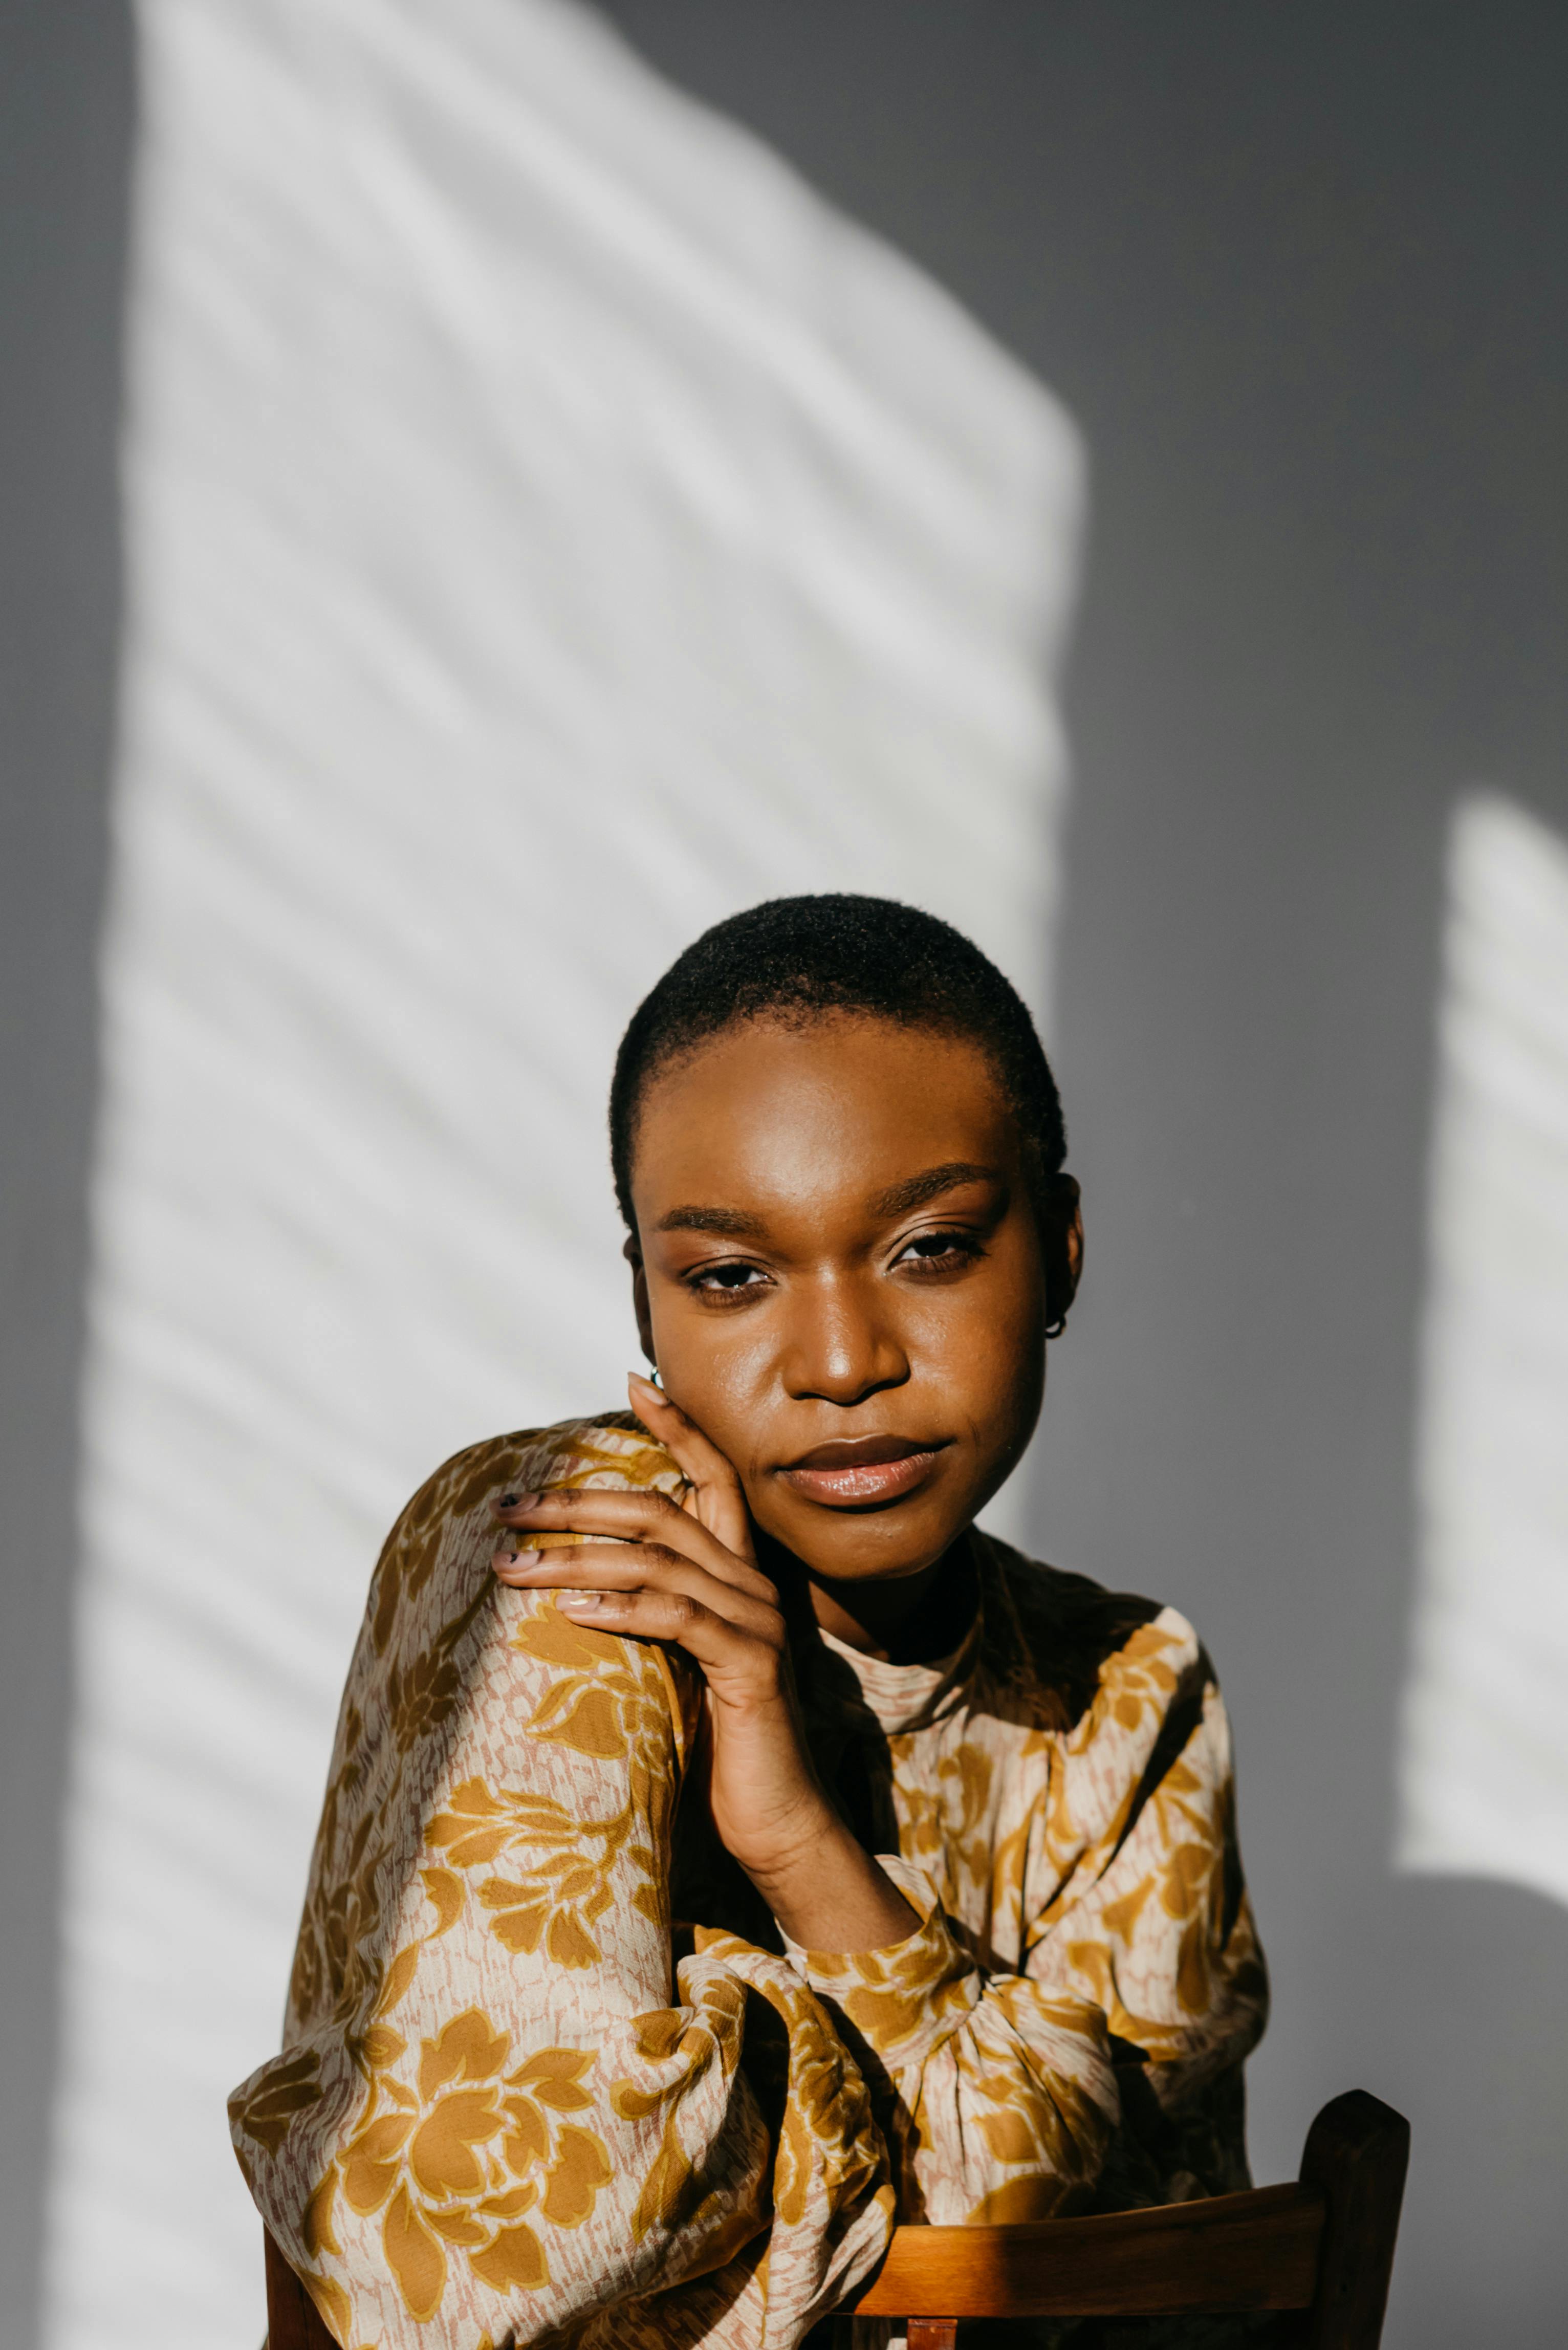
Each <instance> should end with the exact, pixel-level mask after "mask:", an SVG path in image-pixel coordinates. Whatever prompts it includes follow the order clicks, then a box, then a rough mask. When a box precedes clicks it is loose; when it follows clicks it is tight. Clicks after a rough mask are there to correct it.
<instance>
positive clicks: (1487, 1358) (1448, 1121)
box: [1398, 797, 1568, 1902]
mask: <svg viewBox="0 0 1568 2350" xmlns="http://www.w3.org/2000/svg"><path fill="white" fill-rule="evenodd" d="M1417 1477H1418V1488H1419V1505H1420V1521H1421V1571H1420V1582H1419V1587H1418V1594H1417V1612H1416V1620H1415V1630H1414V1644H1413V1659H1412V1669H1411V1678H1410V1683H1409V1688H1408V1690H1407V1699H1406V1707H1405V1722H1404V1743H1403V1752H1402V1761H1401V1783H1400V1794H1401V1812H1402V1819H1401V1829H1400V1836H1399V1846H1398V1857H1399V1861H1400V1864H1401V1866H1404V1867H1406V1868H1409V1869H1418V1870H1430V1871H1436V1872H1438V1873H1440V1874H1445V1875H1454V1874H1459V1875H1464V1876H1471V1877H1505V1878H1508V1879H1510V1880H1511V1881H1512V1882H1513V1883H1515V1884H1518V1885H1523V1886H1528V1887H1532V1888H1533V1889H1534V1890H1535V1891H1537V1892H1539V1893H1544V1894H1548V1895H1550V1896H1551V1897H1552V1898H1554V1899H1556V1900H1558V1901H1563V1902H1568V1701H1565V1700H1564V1695H1563V1692H1564V1690H1568V846H1565V845H1564V843H1563V841H1562V840H1560V839H1559V838H1558V837H1557V836H1556V835H1555V834H1554V833H1552V832H1551V831H1549V830H1548V829H1547V827H1545V826H1544V825H1542V824H1541V823H1540V822H1538V820H1537V819H1536V818H1535V817H1534V816H1530V815H1527V814H1526V813H1525V812H1524V810H1523V809H1521V808H1519V807H1516V806H1512V805H1511V803H1510V802H1509V801H1507V800H1504V799H1501V798H1491V797H1488V798H1478V799H1475V800H1472V801H1470V802H1469V803H1468V804H1467V805H1466V806H1463V807H1462V808H1461V809H1460V810H1459V815H1458V816H1457V817H1456V820H1455V823H1454V828H1453V836H1452V841H1451V846H1450V856H1449V921H1448V936H1447V941H1446V948H1445V958H1444V977H1443V999H1442V1009H1441V1015H1440V1022H1439V1028H1438V1110H1437V1125H1436V1131H1435V1138H1434V1159H1433V1181H1432V1205H1431V1225H1430V1273H1429V1286H1428V1308H1427V1325H1426V1333H1425V1350H1424V1364H1423V1395H1422V1414H1421V1425H1420V1440H1419V1452H1418V1458H1417Z"/></svg>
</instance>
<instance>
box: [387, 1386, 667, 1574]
mask: <svg viewBox="0 0 1568 2350" xmlns="http://www.w3.org/2000/svg"><path fill="white" fill-rule="evenodd" d="M683 1482H684V1480H683V1479H682V1477H681V1474H680V1470H679V1469H678V1468H677V1467H676V1465H675V1463H674V1461H672V1460H671V1459H670V1455H669V1453H668V1452H667V1451H665V1449H664V1447H663V1445H662V1444H659V1443H657V1442H656V1441H655V1440H654V1439H653V1438H652V1437H651V1436H649V1433H648V1430H646V1429H645V1428H644V1427H642V1425H641V1424H640V1422H639V1421H638V1420H636V1419H633V1418H632V1416H631V1414H630V1412H628V1411H601V1412H595V1413H593V1414H591V1415H590V1416H589V1417H588V1418H587V1419H560V1420H556V1422H555V1424H554V1426H552V1427H550V1428H519V1429H513V1430H510V1431H509V1432H508V1433H507V1434H505V1435H504V1436H488V1437H485V1438H483V1439H482V1440H481V1441H480V1442H479V1443H477V1444H469V1445H465V1446H464V1447H463V1450H462V1451H461V1452H454V1453H453V1454H452V1457H451V1459H450V1460H448V1461H442V1462H441V1466H440V1468H439V1469H437V1470H435V1471H432V1473H431V1475H430V1476H429V1477H427V1478H426V1479H425V1482H424V1483H423V1484H422V1485H421V1487H420V1488H419V1490H418V1492H416V1493H415V1494H414V1496H413V1498H412V1500H411V1501H410V1503H409V1504H408V1508H407V1509H406V1510H405V1511H404V1513H403V1515H404V1518H407V1517H408V1516H409V1514H410V1513H417V1515H418V1516H419V1517H420V1518H421V1520H424V1521H428V1520H430V1519H431V1518H437V1517H440V1518H452V1517H462V1516H466V1515H467V1514H468V1513H470V1512H471V1511H472V1510H475V1509H479V1508H487V1507H488V1505H489V1503H490V1502H491V1501H492V1500H493V1498H494V1497H495V1496H496V1495H497V1494H499V1493H501V1492H543V1491H545V1489H546V1488H548V1489H550V1490H552V1491H554V1490H558V1489H560V1488H561V1487H584V1486H597V1487H599V1488H601V1489H604V1488H608V1489H610V1490H613V1491H631V1492H646V1491H652V1492H660V1493H676V1492H680V1489H681V1486H682V1484H683ZM538 1539H539V1540H540V1541H541V1542H542V1543H545V1544H548V1543H550V1542H551V1541H562V1542H567V1541H571V1540H573V1539H574V1537H572V1536H570V1535H556V1536H552V1535H549V1534H542V1535H540V1536H539V1537H538Z"/></svg>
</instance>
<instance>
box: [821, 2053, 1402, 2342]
mask: <svg viewBox="0 0 1568 2350" xmlns="http://www.w3.org/2000/svg"><path fill="white" fill-rule="evenodd" d="M1409 2149H1410V2128H1409V2124H1408V2123H1407V2121H1406V2120H1405V2119H1404V2117H1403V2116H1401V2115H1399V2114H1397V2113H1395V2112H1394V2111H1393V2109H1392V2108H1391V2107H1390V2106H1385V2105H1382V2104H1380V2103H1379V2102H1378V2100H1377V2099H1376V2097H1371V2096H1368V2095H1366V2091H1365V2090H1362V2089H1353V2090H1351V2091H1350V2092H1349V2094H1348V2095H1345V2096H1343V2097H1335V2098H1334V2102H1333V2104H1332V2105H1328V2106H1324V2109H1323V2111H1322V2113H1320V2114H1319V2116H1318V2117H1317V2119H1316V2120H1315V2121H1314V2124H1313V2126H1312V2129H1311V2131H1310V2132H1309V2134H1308V2137H1307V2142H1306V2150H1305V2152H1304V2154H1303V2158H1302V2168H1301V2177H1300V2179H1299V2180H1298V2181H1297V2183H1296V2184H1295V2185H1293V2186H1288V2187H1262V2188H1256V2189H1252V2190H1251V2192H1250V2193H1248V2194H1244V2195H1217V2196H1213V2197H1210V2198H1209V2199H1204V2200H1201V2201H1199V2202H1194V2203H1167V2204H1161V2205H1159V2206H1158V2208H1156V2209H1155V2210H1144V2211H1113V2212H1107V2213H1105V2214H1104V2215H1102V2216H1100V2217H1098V2218H1095V2219H1088V2220H1037V2221H1035V2222H1034V2223H1033V2224H1032V2225H1023V2226H1015V2227H1010V2228H896V2229H895V2230H894V2231H893V2241H892V2242H891V2244H890V2245H889V2247H888V2255H887V2258H886V2259H885V2260H884V2262H883V2263H882V2266H881V2268H880V2269H879V2270H878V2272H877V2277H876V2281H875V2282H873V2283H872V2284H871V2285H870V2286H869V2287H868V2288H867V2290H866V2291H865V2292H863V2293H860V2294H859V2295H858V2297H857V2300H856V2301H855V2303H854V2307H855V2309H856V2311H857V2314H861V2315H863V2316H868V2317H869V2316H880V2317H898V2318H903V2319H904V2320H905V2321H906V2323H907V2326H908V2332H909V2350H954V2345H955V2342H956V2337H957V2328H958V2322H959V2320H960V2319H961V2318H964V2317H1175V2316H1182V2315H1187V2314H1193V2313H1197V2312H1199V2311H1202V2312H1205V2313H1211V2314H1235V2315H1241V2314H1246V2313H1251V2312H1253V2311H1262V2310H1282V2311H1283V2310H1293V2311H1296V2312H1298V2313H1299V2316H1298V2319H1297V2322H1296V2324H1294V2325H1293V2327H1292V2329H1291V2339H1292V2340H1293V2343H1294V2344H1296V2345H1299V2350H1376V2345H1377V2342H1378V2339H1379V2337H1380V2335H1381V2334H1382V2331H1383V2312H1384V2308H1385V2306H1386V2302H1387V2298H1388V2276H1389V2271H1390V2270H1391V2268H1392V2267H1393V2263H1394V2239H1395V2236H1396V2234H1397V2230H1398V2226H1399V2206H1400V2202H1401V2199H1402V2198H1403V2195H1404V2190H1405V2167H1406V2163H1407V2160H1408V2158H1409Z"/></svg>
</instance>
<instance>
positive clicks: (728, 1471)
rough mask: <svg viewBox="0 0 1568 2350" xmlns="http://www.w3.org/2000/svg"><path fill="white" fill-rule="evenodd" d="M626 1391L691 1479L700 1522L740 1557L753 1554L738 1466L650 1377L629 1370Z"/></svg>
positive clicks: (652, 1433) (645, 1423) (651, 1432)
mask: <svg viewBox="0 0 1568 2350" xmlns="http://www.w3.org/2000/svg"><path fill="white" fill-rule="evenodd" d="M627 1393H628V1397H629V1398H630V1400H631V1408H632V1409H633V1411H634V1412H635V1413H636V1414H637V1416H638V1418H639V1419H640V1420H641V1422H642V1424H643V1426H644V1428H646V1429H647V1430H648V1432H649V1435H650V1436H653V1437H656V1438H657V1439H658V1440H659V1443H660V1444H662V1445H663V1447H664V1449H665V1451H667V1452H668V1453H669V1454H670V1458H671V1460H672V1461H674V1463H675V1465H676V1467H677V1468H678V1469H679V1470H680V1472H681V1474H682V1475H683V1476H684V1477H687V1478H689V1479H690V1480H691V1490H692V1500H693V1502H694V1504H695V1510H694V1514H695V1515H696V1517H697V1518H698V1519H699V1521H700V1522H701V1524H703V1525H705V1526H707V1527H708V1528H709V1530H710V1531H711V1533H713V1534H717V1535H718V1537H719V1540H720V1541H721V1542H722V1543H723V1544H725V1546H726V1547H727V1548H728V1549H730V1550H732V1551H734V1552H735V1553H736V1554H737V1555H738V1556H740V1557H742V1558H745V1559H750V1558H752V1557H753V1555H754V1554H753V1547H752V1522H751V1518H750V1515H749V1514H748V1513H747V1509H746V1496H745V1492H744V1489H743V1488H742V1483H741V1481H740V1478H739V1477H738V1476H737V1474H736V1473H735V1468H734V1464H733V1463H732V1461H728V1460H726V1459H725V1457H724V1455H723V1453H722V1452H721V1451H720V1450H719V1448H718V1446H717V1445H716V1444H714V1443H713V1442H712V1441H711V1440H710V1439H709V1438H708V1437H706V1436H704V1435H703V1433H702V1430H701V1429H700V1428H699V1427H698V1425H697V1423H696V1421H695V1420H694V1419H691V1417H690V1415H689V1414H688V1413H686V1412H683V1411H682V1410H681V1409H680V1405H679V1404H676V1403H671V1402H670V1398H669V1397H668V1396H667V1395H666V1394H665V1393H664V1391H663V1389H662V1388H656V1387H655V1386H654V1384H653V1381H652V1380H651V1379H645V1378H642V1377H641V1375H640V1374H639V1372H637V1371H632V1372H630V1373H628V1378H627Z"/></svg>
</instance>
